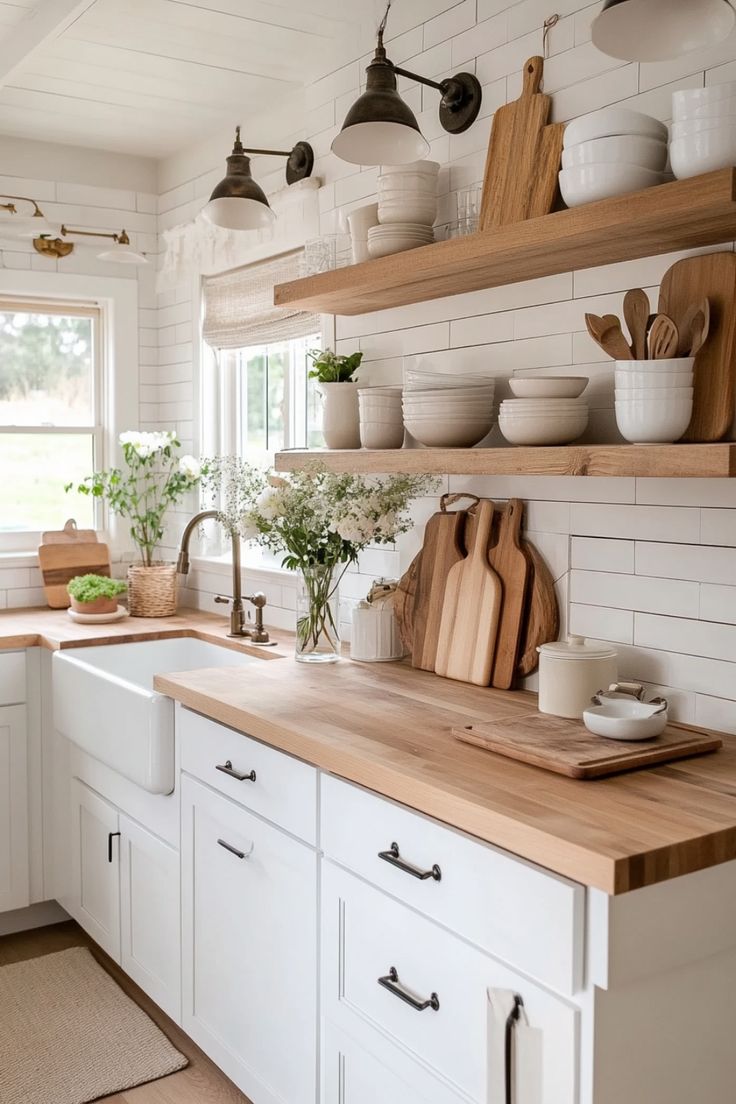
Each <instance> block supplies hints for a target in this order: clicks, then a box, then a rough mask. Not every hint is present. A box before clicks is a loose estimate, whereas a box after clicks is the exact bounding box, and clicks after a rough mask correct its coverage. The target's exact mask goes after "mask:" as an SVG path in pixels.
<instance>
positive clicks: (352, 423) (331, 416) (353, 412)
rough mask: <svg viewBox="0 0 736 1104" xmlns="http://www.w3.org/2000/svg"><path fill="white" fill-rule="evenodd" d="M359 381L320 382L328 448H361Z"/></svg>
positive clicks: (324, 434)
mask: <svg viewBox="0 0 736 1104" xmlns="http://www.w3.org/2000/svg"><path fill="white" fill-rule="evenodd" d="M358 387H359V384H357V383H320V384H319V385H318V390H319V392H320V394H321V395H322V404H323V405H322V434H323V436H324V439H325V444H326V446H327V448H328V449H359V448H360V414H359V412H358Z"/></svg>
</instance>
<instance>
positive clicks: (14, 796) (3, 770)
mask: <svg viewBox="0 0 736 1104" xmlns="http://www.w3.org/2000/svg"><path fill="white" fill-rule="evenodd" d="M29 903H30V884H29V869H28V735H27V729H26V711H25V706H22V705H8V706H4V707H3V708H0V912H5V911H6V910H7V909H17V908H25V906H26V905H28V904H29Z"/></svg>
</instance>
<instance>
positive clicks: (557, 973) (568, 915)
mask: <svg viewBox="0 0 736 1104" xmlns="http://www.w3.org/2000/svg"><path fill="white" fill-rule="evenodd" d="M321 808H322V825H321V828H322V835H321V840H322V847H323V850H324V852H325V854H326V855H327V856H328V857H329V858H331V859H334V860H335V861H336V862H338V863H341V864H342V865H343V866H346V867H348V868H349V869H350V870H354V871H355V872H356V873H357V874H360V875H361V876H362V877H363V878H367V879H368V880H369V881H371V882H373V883H374V884H375V885H377V886H379V887H380V888H381V889H384V890H386V891H387V892H388V893H391V894H393V895H394V896H395V897H398V898H400V900H402V901H405V902H406V903H407V904H409V905H411V906H412V907H413V908H415V909H418V910H419V911H420V912H423V913H425V914H426V915H427V916H430V917H431V918H432V919H433V920H437V921H439V923H441V924H444V925H446V926H447V927H448V928H450V929H451V930H452V931H455V932H458V933H459V934H460V935H462V936H464V937H465V938H466V939H469V940H470V941H471V942H472V943H475V944H477V946H479V947H482V948H483V949H484V950H486V951H489V952H490V953H491V954H493V955H495V956H497V957H498V958H501V959H503V960H504V961H505V962H508V963H510V964H511V965H513V966H514V967H517V968H518V969H520V970H523V971H524V973H528V974H530V975H531V976H532V977H535V978H537V979H539V980H540V981H543V982H544V983H545V984H547V985H549V986H551V987H552V988H554V989H557V990H558V991H559V992H561V993H574V992H575V991H576V990H578V989H579V988H580V986H581V984H582V970H583V928H584V902H585V890H584V888H583V887H582V886H580V885H577V884H576V883H575V882H571V881H568V880H567V879H566V878H561V877H559V876H558V875H556V874H550V873H548V872H547V871H545V870H543V869H541V867H538V866H534V865H533V864H532V863H529V862H526V861H525V860H523V859H519V858H516V857H515V856H513V855H510V854H508V852H505V851H500V850H498V848H495V847H491V846H490V845H489V844H486V843H483V842H482V841H480V840H477V839H473V838H472V837H470V836H467V835H465V834H464V833H462V832H458V831H456V830H454V829H450V828H446V827H445V826H444V825H442V824H440V823H438V822H437V821H435V820H431V819H430V818H429V817H425V816H423V815H421V814H420V813H415V812H413V811H412V810H410V809H406V808H404V807H403V806H401V805H397V804H395V803H394V802H392V801H387V800H386V799H384V798H381V797H378V796H377V795H376V794H373V793H370V792H369V791H368V790H363V789H361V788H359V787H358V786H353V785H350V784H349V783H346V782H341V781H340V780H338V779H336V778H332V777H328V776H325V777H323V780H322V802H321ZM392 844H397V845H398V849H399V857H400V860H401V861H406V862H407V863H409V864H411V866H412V867H413V868H414V869H415V870H419V871H422V872H423V873H425V874H426V872H432V871H433V870H434V868H435V867H438V868H439V880H437V878H436V877H433V876H428V877H425V878H424V879H423V880H422V879H419V878H417V877H413V876H412V875H411V874H409V873H407V872H406V871H404V870H401V869H399V868H398V867H397V866H394V865H392V864H391V863H389V862H387V861H385V860H382V859H381V858H379V853H384V854H387V853H390V850H391V847H392ZM388 857H390V855H389V856H388ZM436 873H437V872H436V871H435V874H436Z"/></svg>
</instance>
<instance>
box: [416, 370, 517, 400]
mask: <svg viewBox="0 0 736 1104" xmlns="http://www.w3.org/2000/svg"><path fill="white" fill-rule="evenodd" d="M495 386H496V381H495V379H489V378H488V377H487V376H463V375H452V376H451V375H444V374H441V373H439V372H419V371H417V370H416V369H413V368H405V369H404V391H405V392H407V391H408V392H410V393H412V394H413V393H414V392H416V391H458V390H460V389H462V388H468V387H472V388H478V387H482V388H489V389H491V390H493V389H494V388H495Z"/></svg>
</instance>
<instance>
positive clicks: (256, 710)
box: [0, 610, 736, 894]
mask: <svg viewBox="0 0 736 1104" xmlns="http://www.w3.org/2000/svg"><path fill="white" fill-rule="evenodd" d="M226 631H227V630H226V623H225V619H224V618H223V617H222V616H220V617H217V616H213V615H209V614H201V613H197V612H195V611H192V612H190V613H185V614H182V615H180V616H177V617H172V618H164V619H159V620H154V619H133V618H130V619H126V620H125V621H123V622H118V623H116V624H112V625H99V626H86V625H76V624H74V622H72V621H71V620H70V618H69V617H68V616H67V615H66V613H65V612H64V611H53V610H24V611H22V612H18V613H10V612H8V613H3V614H0V648H6V649H7V648H25V647H33V646H35V645H41V646H44V647H48V648H69V647H78V646H80V645H91V644H100V643H106V642H120V643H122V642H125V641H132V640H143V639H156V638H164V637H172V636H197V637H200V638H201V639H206V640H211V641H213V642H216V643H218V642H219V643H222V644H226V645H227V646H230V647H235V648H246V649H247V650H248V651H252V652H253V653H254V654H257V655H258V656H260V657H261V658H262V659H268V660H271V659H278V660H279V662H274V663H271V662H265V663H263V664H260V663H259V664H251V665H248V666H247V667H245V668H239V669H238V670H237V672H233V671H232V670H229V669H227V668H220V669H209V670H204V671H190V672H187V673H184V674H171V675H159V676H157V678H156V680H155V685H156V687H157V689H158V690H160V691H162V692H163V693H166V694H169V695H170V696H171V697H172V698H175V699H176V700H177V701H180V702H182V703H183V704H184V705H186V706H189V707H190V708H192V709H195V710H197V711H198V712H200V713H203V714H205V715H206V716H208V717H211V718H213V719H214V720H216V721H220V722H221V723H223V724H227V725H230V726H231V727H232V728H235V729H237V730H239V731H241V732H244V733H248V734H249V735H251V736H254V737H256V738H257V739H259V740H263V741H264V742H266V743H268V744H270V745H271V746H273V747H276V748H280V749H281V750H283V751H286V752H289V753H291V754H293V755H296V756H299V757H300V758H301V759H304V760H306V761H308V762H310V763H313V764H314V765H315V766H317V767H320V768H321V769H323V770H326V771H330V772H332V773H334V774H336V775H338V776H340V777H341V778H345V779H347V780H349V781H352V782H356V783H358V784H360V785H363V786H366V787H367V788H368V789H371V790H375V791H376V792H378V793H380V794H383V795H384V796H386V797H389V798H393V799H394V800H396V801H400V802H402V803H403V804H405V805H409V806H411V807H412V808H414V809H418V810H419V811H421V812H423V813H426V814H428V815H429V816H433V817H436V818H437V819H438V820H441V821H444V822H445V823H447V824H450V825H452V826H454V827H456V828H460V829H463V830H464V831H466V832H469V833H471V834H472V835H475V836H478V837H480V838H481V839H484V840H487V841H488V842H489V843H492V844H496V845H497V846H499V847H503V848H506V849H507V850H509V851H511V852H513V853H515V854H517V855H521V856H523V857H524V858H527V859H530V860H531V861H533V862H536V863H539V864H540V865H541V866H545V867H547V868H548V869H550V870H553V871H556V872H558V873H560V874H563V875H566V876H567V877H569V878H572V879H574V880H575V881H578V882H581V883H583V884H585V885H589V886H595V887H597V888H599V889H602V890H604V891H605V892H607V893H610V894H618V893H625V892H627V891H628V890H632V889H637V888H640V887H642V886H647V885H653V884H654V883H656V882H662V881H666V880H667V879H669V878H675V877H677V876H679V875H681V874H686V873H690V872H692V871H695V870H701V869H704V868H705V867H709V866H715V865H717V864H719V863H723V862H728V861H730V860H733V859H736V738H734V737H729V736H726V737H724V748H723V750H722V751H720V752H716V753H715V754H713V755H706V756H702V757H700V758H696V759H689V760H682V761H680V762H678V763H674V764H672V765H670V766H664V767H657V768H654V769H651V770H645V771H638V772H632V773H630V774H626V775H620V776H618V777H616V778H609V779H600V780H598V781H595V782H577V781H574V780H572V779H568V778H563V777H561V776H559V775H554V774H550V773H549V772H547V771H543V770H540V769H538V768H536V767H530V766H527V765H526V764H523V763H517V762H514V761H512V760H510V759H505V758H502V757H501V756H497V755H492V754H490V753H488V752H485V751H482V750H481V749H479V748H474V747H471V746H470V745H467V744H461V743H459V742H458V741H457V740H455V739H454V738H453V737H452V735H451V731H450V730H451V729H452V728H453V727H455V726H457V725H462V724H469V723H472V722H474V721H475V722H477V721H482V720H486V719H491V718H505V717H508V718H512V717H514V716H516V715H519V714H521V713H524V712H528V710H529V706H530V704H532V705H533V704H534V697H533V695H531V694H527V693H522V692H513V693H509V692H504V691H499V690H491V689H484V688H480V687H476V686H469V685H465V684H463V683H457V682H452V681H450V680H448V679H441V678H438V677H437V676H436V675H433V674H429V673H426V672H423V671H415V670H413V669H412V668H411V667H408V666H407V665H405V664H400V663H399V664H394V663H380V664H361V663H351V662H349V661H347V660H346V661H344V662H342V663H337V664H334V665H327V666H313V665H310V664H303V663H296V662H295V661H294V658H293V654H292V642H291V638H290V635H289V634H288V633H283V632H281V631H278V632H277V633H276V634H275V635H276V638H277V639H278V640H279V641H280V642H281V644H280V646H279V647H277V648H266V649H257V648H252V647H249V646H248V645H247V644H245V645H242V644H240V643H239V642H237V643H236V642H232V641H228V640H227V638H226Z"/></svg>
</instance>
